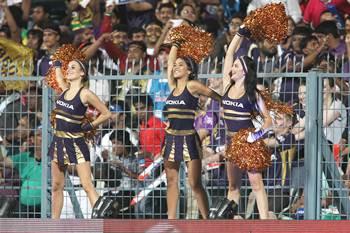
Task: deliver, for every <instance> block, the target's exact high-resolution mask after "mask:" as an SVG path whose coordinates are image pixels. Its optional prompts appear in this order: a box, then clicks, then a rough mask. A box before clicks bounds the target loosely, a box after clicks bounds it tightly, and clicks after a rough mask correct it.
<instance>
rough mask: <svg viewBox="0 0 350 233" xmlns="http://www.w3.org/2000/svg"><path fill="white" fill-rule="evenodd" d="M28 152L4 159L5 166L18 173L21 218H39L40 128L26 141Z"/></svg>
mask: <svg viewBox="0 0 350 233" xmlns="http://www.w3.org/2000/svg"><path fill="white" fill-rule="evenodd" d="M28 144H29V145H30V150H28V151H24V152H21V153H19V154H17V155H14V156H11V157H6V161H5V166H8V167H12V168H15V169H17V170H18V171H19V175H20V178H21V191H20V196H19V197H20V198H19V199H20V208H19V213H20V216H21V217H22V218H24V217H26V218H28V217H30V218H40V216H41V213H40V209H41V174H42V166H41V147H40V145H41V127H39V128H38V129H36V130H35V132H34V133H32V135H31V136H30V138H29V140H28Z"/></svg>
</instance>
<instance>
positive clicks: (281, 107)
mask: <svg viewBox="0 0 350 233" xmlns="http://www.w3.org/2000/svg"><path fill="white" fill-rule="evenodd" d="M260 95H261V98H262V99H263V100H264V103H265V106H266V109H267V110H268V111H273V112H277V113H284V114H287V115H290V116H292V115H293V114H294V110H293V107H292V106H291V105H288V104H286V103H283V102H281V101H278V100H273V99H272V96H271V94H270V93H269V92H268V91H261V92H260Z"/></svg>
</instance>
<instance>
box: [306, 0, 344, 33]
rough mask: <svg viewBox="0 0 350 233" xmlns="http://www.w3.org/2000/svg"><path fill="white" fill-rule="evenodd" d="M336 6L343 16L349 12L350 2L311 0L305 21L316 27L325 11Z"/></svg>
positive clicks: (341, 0) (342, 0) (307, 6)
mask: <svg viewBox="0 0 350 233" xmlns="http://www.w3.org/2000/svg"><path fill="white" fill-rule="evenodd" d="M330 7H332V8H333V7H334V8H335V10H336V11H337V12H339V14H340V15H341V16H343V15H345V14H349V12H350V4H349V3H348V2H347V1H346V0H321V1H320V0H309V1H308V3H307V5H306V8H305V11H304V22H305V23H307V24H310V25H311V27H313V28H316V27H318V25H319V24H320V19H321V14H322V12H323V11H325V10H327V9H329V8H330Z"/></svg>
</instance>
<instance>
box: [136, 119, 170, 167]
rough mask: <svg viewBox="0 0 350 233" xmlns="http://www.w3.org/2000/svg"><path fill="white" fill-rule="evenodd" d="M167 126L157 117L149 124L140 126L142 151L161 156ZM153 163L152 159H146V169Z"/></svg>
mask: <svg viewBox="0 0 350 233" xmlns="http://www.w3.org/2000/svg"><path fill="white" fill-rule="evenodd" d="M164 128H165V124H164V123H163V122H162V121H161V120H160V119H159V118H157V117H155V116H152V117H150V119H149V120H148V121H147V124H144V123H142V124H141V126H140V133H139V143H140V146H141V150H143V151H145V152H149V153H151V154H152V155H153V157H154V156H155V155H158V154H160V152H161V150H162V143H163V141H164V136H165V130H164ZM151 162H152V159H150V158H145V165H146V167H147V166H148V165H149V164H150V163H151Z"/></svg>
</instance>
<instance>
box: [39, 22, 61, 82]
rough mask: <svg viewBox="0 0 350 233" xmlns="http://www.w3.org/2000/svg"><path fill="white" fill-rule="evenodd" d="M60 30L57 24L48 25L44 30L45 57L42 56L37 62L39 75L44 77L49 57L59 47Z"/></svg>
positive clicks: (47, 68)
mask: <svg viewBox="0 0 350 233" xmlns="http://www.w3.org/2000/svg"><path fill="white" fill-rule="evenodd" d="M60 38H61V30H60V28H59V26H58V25H57V24H52V23H51V24H48V25H46V27H45V28H44V36H43V49H44V50H45V55H43V56H42V57H41V58H40V60H39V61H38V66H39V67H38V69H39V75H41V76H44V75H46V73H47V71H48V70H49V62H50V57H51V55H53V54H54V53H55V51H56V49H58V47H59V46H60Z"/></svg>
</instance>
